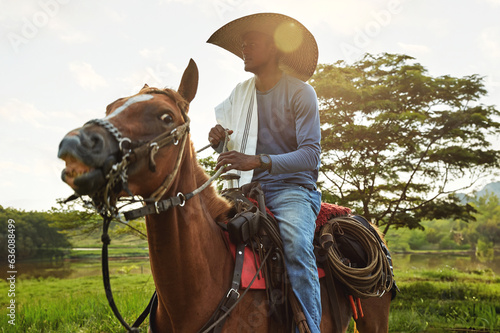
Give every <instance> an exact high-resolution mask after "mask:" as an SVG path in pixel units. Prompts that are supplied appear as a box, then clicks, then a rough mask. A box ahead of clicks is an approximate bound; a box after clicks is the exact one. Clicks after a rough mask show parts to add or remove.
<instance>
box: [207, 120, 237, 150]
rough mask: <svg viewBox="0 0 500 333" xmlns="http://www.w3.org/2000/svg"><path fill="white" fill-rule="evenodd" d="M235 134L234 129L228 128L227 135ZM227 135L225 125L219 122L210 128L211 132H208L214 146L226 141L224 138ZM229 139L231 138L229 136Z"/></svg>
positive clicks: (209, 139)
mask: <svg viewBox="0 0 500 333" xmlns="http://www.w3.org/2000/svg"><path fill="white" fill-rule="evenodd" d="M231 134H233V131H232V130H230V129H228V130H227V135H231ZM225 137H226V130H225V129H224V127H222V126H221V125H219V124H217V125H215V127H212V128H211V129H210V132H209V133H208V141H209V142H210V144H211V145H212V147H217V146H218V145H219V143H221V142H222V141H224V138H225ZM228 141H229V138H228Z"/></svg>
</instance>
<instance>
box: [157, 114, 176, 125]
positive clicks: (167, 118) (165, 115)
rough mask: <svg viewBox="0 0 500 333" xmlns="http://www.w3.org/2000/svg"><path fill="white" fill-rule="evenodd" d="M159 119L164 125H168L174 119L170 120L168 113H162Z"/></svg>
mask: <svg viewBox="0 0 500 333" xmlns="http://www.w3.org/2000/svg"><path fill="white" fill-rule="evenodd" d="M160 119H161V120H162V121H163V122H164V123H166V124H170V123H171V122H173V121H174V119H173V118H172V116H171V115H169V114H168V113H164V114H162V115H161V117H160Z"/></svg>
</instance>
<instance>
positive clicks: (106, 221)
mask: <svg viewBox="0 0 500 333" xmlns="http://www.w3.org/2000/svg"><path fill="white" fill-rule="evenodd" d="M111 221H112V218H111V217H110V216H103V225H102V236H101V241H102V258H101V261H102V279H103V282H104V291H105V292H106V298H107V299H108V303H109V306H110V307H111V310H113V313H114V314H115V317H116V318H117V319H118V320H119V321H120V323H121V324H122V326H123V327H125V329H126V330H127V332H133V333H137V332H139V326H140V325H141V324H142V323H143V322H144V320H145V319H146V317H147V316H148V314H149V309H150V307H151V303H152V301H153V298H154V295H153V298H151V300H150V301H149V304H148V306H147V307H146V309H145V310H144V311H143V312H142V313H141V315H140V316H139V318H137V320H136V321H135V322H134V324H133V325H132V327H130V326H129V325H128V324H127V322H126V321H125V319H123V317H122V315H121V314H120V311H119V310H118V307H117V306H116V303H115V300H114V298H113V292H112V291H111V282H110V279H109V263H108V245H109V244H110V243H111V238H110V237H109V234H108V230H109V225H110V224H111Z"/></svg>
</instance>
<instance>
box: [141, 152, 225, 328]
mask: <svg viewBox="0 0 500 333" xmlns="http://www.w3.org/2000/svg"><path fill="white" fill-rule="evenodd" d="M188 155H189V154H188ZM193 158H194V157H193ZM192 163H194V161H191V160H190V158H186V159H185V161H184V162H183V164H182V166H181V170H182V175H181V176H180V177H178V179H177V180H176V181H175V182H174V184H173V188H172V190H170V191H169V192H170V193H169V194H167V195H175V193H178V192H182V193H184V194H186V193H189V192H191V191H193V190H194V189H195V188H196V187H197V180H196V175H195V174H194V173H195V172H196V166H193V164H192ZM181 178H182V179H181ZM205 197H206V195H198V196H195V197H193V198H192V199H190V200H189V201H187V202H186V204H185V206H184V207H175V208H171V209H170V210H168V211H167V212H164V213H162V214H160V215H152V216H149V217H148V218H147V219H146V224H147V231H148V243H149V253H150V261H151V270H152V273H153V277H154V281H155V285H156V289H157V292H158V295H159V298H160V301H161V302H162V303H163V306H164V307H165V310H166V312H167V313H168V316H169V318H170V321H171V322H172V325H175V322H176V321H179V322H186V318H185V317H184V316H186V315H187V316H189V315H192V314H193V313H197V314H198V315H199V316H200V317H207V318H208V317H210V315H211V313H210V312H211V311H213V310H214V309H215V307H216V305H217V303H218V302H219V301H220V299H221V298H222V295H223V294H224V292H225V291H226V288H228V287H229V283H230V281H229V278H230V269H231V266H232V258H231V254H230V253H229V252H228V250H227V247H226V243H225V241H224V238H223V237H222V234H221V231H220V229H219V227H218V226H217V225H216V223H215V222H214V221H213V219H212V217H211V216H210V214H209V211H208V208H207V207H206V206H205V201H206V200H205V199H204V198H205ZM212 303H213V304H212ZM193 311H194V312H193ZM183 325H185V324H183Z"/></svg>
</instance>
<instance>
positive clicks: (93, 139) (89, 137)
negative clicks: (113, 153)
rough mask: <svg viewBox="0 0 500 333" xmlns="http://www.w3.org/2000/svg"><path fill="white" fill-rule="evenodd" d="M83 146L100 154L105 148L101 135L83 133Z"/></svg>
mask: <svg viewBox="0 0 500 333" xmlns="http://www.w3.org/2000/svg"><path fill="white" fill-rule="evenodd" d="M81 142H82V146H83V147H85V148H86V149H88V150H91V151H93V152H94V153H99V152H101V151H102V149H103V147H104V138H103V136H102V135H101V134H99V133H95V132H92V133H82V134H81Z"/></svg>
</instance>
